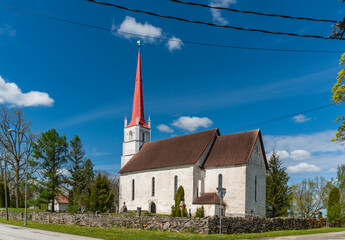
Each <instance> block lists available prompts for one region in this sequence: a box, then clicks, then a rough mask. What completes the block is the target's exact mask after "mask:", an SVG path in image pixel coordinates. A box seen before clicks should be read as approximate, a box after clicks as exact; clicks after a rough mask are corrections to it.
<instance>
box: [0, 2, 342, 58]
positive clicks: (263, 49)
mask: <svg viewBox="0 0 345 240" xmlns="http://www.w3.org/2000/svg"><path fill="white" fill-rule="evenodd" d="M0 7H2V8H7V9H11V10H14V11H18V12H23V13H27V14H31V15H35V16H40V17H44V18H48V19H51V20H55V21H59V22H64V23H69V24H73V25H80V26H83V27H88V28H93V29H98V30H104V31H108V32H114V33H119V34H126V35H131V36H136V37H141V38H149V39H156V40H162V41H171V42H180V43H183V44H190V45H198V46H208V47H221V48H233V49H243V50H255V51H272V52H297V53H343V52H344V50H306V49H278V48H259V47H245V46H234V45H226V44H216V43H205V42H194V41H182V40H179V39H175V38H164V37H153V36H148V35H143V34H136V33H130V32H125V31H119V30H116V29H111V28H105V27H100V26H95V25H91V24H86V23H81V22H76V21H71V20H67V19H63V18H57V17H52V16H48V15H44V14H40V13H36V12H32V11H28V10H23V9H19V8H14V7H10V6H6V5H1V4H0Z"/></svg>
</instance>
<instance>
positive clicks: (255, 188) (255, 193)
mask: <svg viewBox="0 0 345 240" xmlns="http://www.w3.org/2000/svg"><path fill="white" fill-rule="evenodd" d="M257 179H258V178H257V176H255V193H254V195H255V196H254V198H255V202H256V197H257V182H258V181H257Z"/></svg>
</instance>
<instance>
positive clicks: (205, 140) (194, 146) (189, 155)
mask: <svg viewBox="0 0 345 240" xmlns="http://www.w3.org/2000/svg"><path fill="white" fill-rule="evenodd" d="M217 133H218V134H219V131H218V128H216V129H212V130H207V131H203V132H198V133H193V134H188V135H184V136H179V137H173V138H168V139H163V140H158V141H153V142H147V143H145V144H144V145H143V147H142V148H141V149H140V151H139V152H138V153H137V154H135V155H134V156H133V157H132V159H131V160H129V161H128V163H127V164H126V165H125V166H124V167H123V168H122V169H121V170H120V171H119V173H125V172H135V171H142V170H149V169H157V168H165V167H174V166H183V165H191V164H194V163H195V162H196V161H197V160H198V159H199V157H200V156H201V154H202V153H203V152H204V151H205V149H206V147H207V146H208V145H209V143H210V142H211V140H212V138H213V137H214V135H215V134H217Z"/></svg>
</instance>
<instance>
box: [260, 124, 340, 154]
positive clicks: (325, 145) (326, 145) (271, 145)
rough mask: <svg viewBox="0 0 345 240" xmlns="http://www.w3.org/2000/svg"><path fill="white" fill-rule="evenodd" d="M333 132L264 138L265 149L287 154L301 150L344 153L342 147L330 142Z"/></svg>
mask: <svg viewBox="0 0 345 240" xmlns="http://www.w3.org/2000/svg"><path fill="white" fill-rule="evenodd" d="M334 135H335V131H332V130H328V131H323V132H316V133H312V134H299V135H292V136H286V135H280V136H271V135H265V136H264V143H265V148H266V149H267V150H268V151H272V150H273V149H284V150H286V151H288V152H290V151H294V150H297V149H301V147H303V149H304V150H306V151H308V152H311V153H313V154H314V153H330V152H339V151H340V152H344V147H343V146H341V145H339V144H337V143H334V142H331V138H332V137H334Z"/></svg>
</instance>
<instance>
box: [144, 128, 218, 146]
mask: <svg viewBox="0 0 345 240" xmlns="http://www.w3.org/2000/svg"><path fill="white" fill-rule="evenodd" d="M217 129H218V128H212V129H208V130H204V131H201V132H195V133H190V134H185V135H181V136H175V137H170V138H164V139H159V140H155V141H151V142H147V143H153V142H159V141H167V140H171V139H176V138H181V137H185V136H190V135H195V134H200V133H204V132H208V131H213V130H217Z"/></svg>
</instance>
